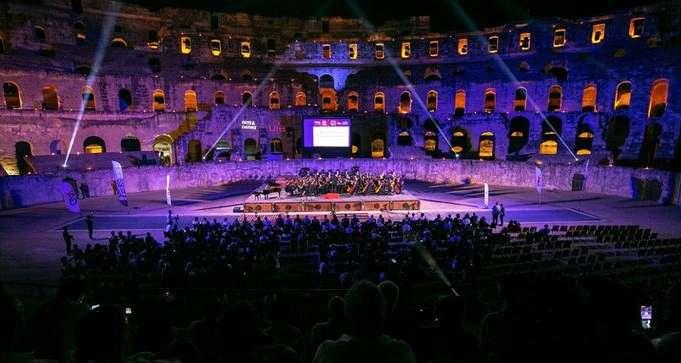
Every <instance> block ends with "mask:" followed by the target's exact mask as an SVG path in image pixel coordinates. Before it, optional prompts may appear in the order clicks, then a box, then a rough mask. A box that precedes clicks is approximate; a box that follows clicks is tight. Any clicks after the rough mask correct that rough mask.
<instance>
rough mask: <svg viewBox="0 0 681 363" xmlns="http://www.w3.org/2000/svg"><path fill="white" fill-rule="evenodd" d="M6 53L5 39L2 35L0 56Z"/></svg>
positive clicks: (0, 37) (0, 38)
mask: <svg viewBox="0 0 681 363" xmlns="http://www.w3.org/2000/svg"><path fill="white" fill-rule="evenodd" d="M3 53H5V38H3V37H2V36H1V35H0V54H3Z"/></svg>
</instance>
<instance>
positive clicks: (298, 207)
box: [244, 188, 421, 213]
mask: <svg viewBox="0 0 681 363" xmlns="http://www.w3.org/2000/svg"><path fill="white" fill-rule="evenodd" d="M260 189H262V188H260ZM420 208H421V201H420V200H419V199H418V198H416V197H414V196H413V195H412V194H411V193H409V192H408V191H406V190H403V191H402V193H400V194H388V195H347V194H342V195H341V194H336V193H328V194H324V195H321V196H313V197H312V196H311V197H298V196H290V195H287V193H286V192H285V191H283V190H282V191H281V197H279V196H278V195H277V193H272V194H270V195H269V198H267V199H265V197H259V198H257V197H256V196H255V195H251V196H249V197H248V199H246V201H244V212H246V213H300V212H336V213H343V212H361V211H382V210H400V211H404V210H419V209H420Z"/></svg>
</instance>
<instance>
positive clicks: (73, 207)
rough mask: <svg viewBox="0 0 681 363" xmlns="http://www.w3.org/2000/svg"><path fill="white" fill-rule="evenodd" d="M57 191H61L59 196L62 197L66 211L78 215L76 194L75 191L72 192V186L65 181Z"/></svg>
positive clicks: (78, 208) (78, 206) (78, 207)
mask: <svg viewBox="0 0 681 363" xmlns="http://www.w3.org/2000/svg"><path fill="white" fill-rule="evenodd" d="M59 189H60V190H61V194H62V196H63V197H64V203H65V204H66V209H68V210H69V212H71V213H80V205H78V195H77V194H76V191H75V190H73V185H71V183H69V182H67V181H62V182H61V185H60V186H59Z"/></svg>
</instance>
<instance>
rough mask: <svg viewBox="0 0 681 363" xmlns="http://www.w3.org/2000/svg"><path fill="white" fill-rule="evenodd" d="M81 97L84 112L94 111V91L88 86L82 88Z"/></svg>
mask: <svg viewBox="0 0 681 363" xmlns="http://www.w3.org/2000/svg"><path fill="white" fill-rule="evenodd" d="M82 97H83V107H84V108H85V111H94V110H95V91H93V90H92V87H90V86H85V87H83V91H82Z"/></svg>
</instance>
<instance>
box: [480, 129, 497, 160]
mask: <svg viewBox="0 0 681 363" xmlns="http://www.w3.org/2000/svg"><path fill="white" fill-rule="evenodd" d="M494 142H495V139H494V133H493V132H491V131H484V132H482V133H481V134H480V137H479V138H478V157H479V158H480V159H488V160H491V159H494V155H495V153H494Z"/></svg>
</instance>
